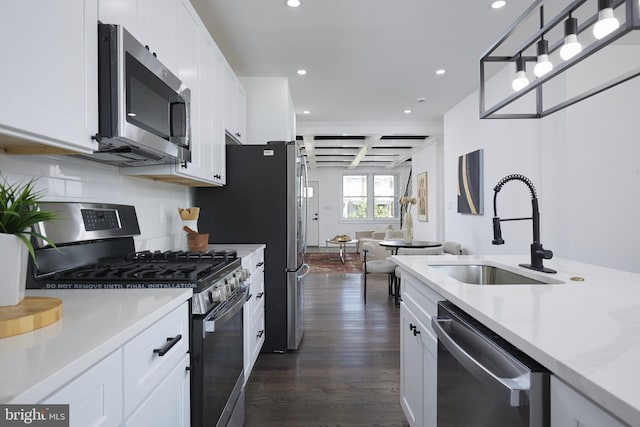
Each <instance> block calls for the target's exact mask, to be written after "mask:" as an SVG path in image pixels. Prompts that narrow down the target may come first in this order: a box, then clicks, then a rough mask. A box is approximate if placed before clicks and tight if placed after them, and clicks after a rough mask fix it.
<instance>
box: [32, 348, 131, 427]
mask: <svg viewBox="0 0 640 427" xmlns="http://www.w3.org/2000/svg"><path fill="white" fill-rule="evenodd" d="M40 403H48V404H65V405H69V425H70V426H71V427H86V426H94V427H111V426H113V427H117V426H119V425H120V423H121V422H122V414H123V411H122V408H123V399H122V349H119V350H116V351H114V352H113V353H111V354H110V355H109V356H107V357H106V358H104V359H102V360H101V361H100V362H98V363H97V364H95V365H94V366H93V367H91V368H89V369H88V370H87V371H86V372H85V373H83V374H82V375H80V376H79V377H78V378H76V379H74V380H73V381H71V382H70V383H69V384H67V385H66V386H64V387H62V388H61V389H59V390H58V391H56V392H55V393H53V394H52V395H51V396H49V397H48V398H46V399H45V400H44V401H42V402H40Z"/></svg>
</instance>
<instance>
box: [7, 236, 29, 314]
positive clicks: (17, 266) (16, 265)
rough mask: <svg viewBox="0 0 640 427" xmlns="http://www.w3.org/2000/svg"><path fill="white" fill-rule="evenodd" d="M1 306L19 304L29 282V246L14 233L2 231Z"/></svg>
mask: <svg viewBox="0 0 640 427" xmlns="http://www.w3.org/2000/svg"><path fill="white" fill-rule="evenodd" d="M0 253H2V256H1V257H0V271H2V277H1V278H0V307H4V306H8V305H18V304H20V302H21V301H22V300H23V299H24V290H25V287H26V283H27V262H28V260H29V258H28V257H29V251H28V250H27V247H26V246H25V244H24V243H23V242H22V240H20V239H18V238H17V237H16V236H14V235H13V234H2V233H0Z"/></svg>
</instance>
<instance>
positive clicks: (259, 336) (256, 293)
mask: <svg viewBox="0 0 640 427" xmlns="http://www.w3.org/2000/svg"><path fill="white" fill-rule="evenodd" d="M242 267H243V268H245V269H247V270H249V273H250V276H249V280H248V281H247V282H248V283H247V284H248V285H249V286H250V293H251V298H249V300H248V301H247V302H246V303H245V305H244V317H243V327H244V381H245V384H246V382H247V381H248V380H249V376H250V375H251V370H252V369H253V365H254V364H255V362H256V359H257V358H258V354H260V350H261V349H262V345H263V344H264V340H265V334H266V330H265V321H264V300H265V293H264V248H261V249H258V250H256V251H253V252H252V253H251V254H249V255H248V256H246V257H242Z"/></svg>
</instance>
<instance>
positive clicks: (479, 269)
mask: <svg viewBox="0 0 640 427" xmlns="http://www.w3.org/2000/svg"><path fill="white" fill-rule="evenodd" d="M429 267H432V268H435V269H436V270H440V271H442V272H443V273H444V274H446V275H447V276H451V277H452V278H454V279H456V280H458V281H460V282H464V283H469V284H472V285H549V284H553V283H561V282H559V281H556V280H549V281H541V280H537V279H532V278H530V277H527V276H523V275H520V274H518V273H513V272H511V271H509V270H504V269H502V268H500V267H494V266H492V265H482V264H455V265H430V266H429Z"/></svg>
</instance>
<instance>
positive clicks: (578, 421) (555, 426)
mask: <svg viewBox="0 0 640 427" xmlns="http://www.w3.org/2000/svg"><path fill="white" fill-rule="evenodd" d="M624 425H625V424H623V423H621V422H620V421H618V420H616V419H615V418H613V416H611V415H610V414H609V413H607V412H606V411H605V410H604V409H602V408H600V407H599V406H597V405H596V404H595V403H593V402H591V401H590V400H588V399H587V398H586V397H584V396H583V395H582V394H580V393H579V392H577V391H576V390H574V389H572V388H571V387H569V386H568V385H567V384H565V383H563V382H562V381H560V380H559V379H558V378H557V377H555V376H552V377H551V427H565V426H579V427H624Z"/></svg>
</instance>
